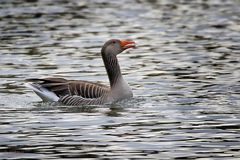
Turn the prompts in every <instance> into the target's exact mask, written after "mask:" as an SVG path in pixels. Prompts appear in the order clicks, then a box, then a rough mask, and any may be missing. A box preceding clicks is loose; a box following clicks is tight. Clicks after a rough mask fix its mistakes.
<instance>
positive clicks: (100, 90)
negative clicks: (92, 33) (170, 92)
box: [25, 39, 136, 106]
mask: <svg viewBox="0 0 240 160" xmlns="http://www.w3.org/2000/svg"><path fill="white" fill-rule="evenodd" d="M135 47H136V43H135V42H134V41H131V40H119V39H111V40H108V41H107V42H106V43H105V44H104V45H103V47H102V49H101V55H102V59H103V62H104V66H105V69H106V72H107V75H108V79H109V82H110V86H107V85H103V84H100V83H95V82H90V81H83V80H66V79H64V78H32V79H27V81H28V82H27V83H26V84H25V86H26V87H28V88H30V89H32V90H33V91H34V92H35V93H36V94H37V95H38V96H39V97H40V98H41V99H42V100H43V101H45V102H60V103H62V104H64V105H70V106H78V105H101V104H106V103H114V102H117V101H120V100H124V99H129V98H131V97H133V93H132V90H131V88H130V87H129V85H128V83H127V82H126V81H125V80H124V78H123V76H122V73H121V69H120V66H119V63H118V59H117V55H118V54H120V53H121V52H123V51H124V50H126V49H129V48H135Z"/></svg>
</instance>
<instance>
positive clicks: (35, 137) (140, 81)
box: [0, 0, 240, 160]
mask: <svg viewBox="0 0 240 160" xmlns="http://www.w3.org/2000/svg"><path fill="white" fill-rule="evenodd" d="M239 8H240V1H239V0H196V1H188V0H185V1H184V0H183V1H168V0H151V1H145V0H132V1H129V0H118V1H107V0H82V1H77V0H59V1H50V0H49V1H48V0H25V1H23V0H19V1H14V0H0V34H1V36H0V39H1V43H0V156H1V158H2V159H60V158H76V159H79V158H95V159H196V158H199V159H201V160H202V159H204V160H205V159H224V160H225V159H239V158H240V63H239V62H240V55H239V54H240V45H239V44H240V12H239ZM111 38H128V39H133V40H134V41H136V42H137V44H138V48H136V49H131V50H128V51H126V52H125V53H123V54H121V55H119V56H118V57H119V61H120V65H121V69H122V72H123V74H124V77H125V79H126V80H127V81H128V82H129V84H130V86H131V88H132V89H133V92H134V98H133V99H132V100H130V101H127V102H121V103H119V104H114V105H108V106H99V107H91V106H79V107H66V106H52V105H50V104H44V103H41V100H40V99H39V98H38V97H37V96H36V95H35V94H34V93H33V92H32V91H30V90H29V89H26V88H25V87H24V86H23V83H24V79H26V78H36V77H49V76H54V77H65V78H68V79H82V80H91V81H102V82H103V83H104V84H108V78H107V77H106V73H105V68H104V66H103V63H102V59H101V57H100V54H99V51H100V49H101V46H102V44H103V43H104V42H105V41H106V40H108V39H111Z"/></svg>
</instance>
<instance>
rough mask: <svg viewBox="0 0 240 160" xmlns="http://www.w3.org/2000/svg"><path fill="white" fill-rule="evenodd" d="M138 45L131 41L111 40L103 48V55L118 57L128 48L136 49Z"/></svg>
mask: <svg viewBox="0 0 240 160" xmlns="http://www.w3.org/2000/svg"><path fill="white" fill-rule="evenodd" d="M135 47H136V43H135V42H134V41H131V40H119V39H111V40H108V41H107V42H106V43H105V44H104V45H103V47H102V51H101V52H102V54H113V55H115V56H117V55H118V54H119V53H121V52H123V51H124V50H126V49H128V48H135Z"/></svg>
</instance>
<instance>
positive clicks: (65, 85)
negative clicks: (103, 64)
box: [27, 78, 110, 99]
mask: <svg viewBox="0 0 240 160" xmlns="http://www.w3.org/2000/svg"><path fill="white" fill-rule="evenodd" d="M27 81H31V82H33V83H37V84H38V85H40V86H41V87H43V88H46V89H47V90H49V91H52V92H54V93H55V94H56V95H57V96H59V97H64V96H74V97H76V96H80V97H82V98H91V99H92V98H99V97H101V96H102V95H103V94H105V93H107V92H109V90H110V88H109V87H108V86H106V85H103V84H99V83H94V82H89V81H82V80H66V79H63V78H44V79H28V80H27Z"/></svg>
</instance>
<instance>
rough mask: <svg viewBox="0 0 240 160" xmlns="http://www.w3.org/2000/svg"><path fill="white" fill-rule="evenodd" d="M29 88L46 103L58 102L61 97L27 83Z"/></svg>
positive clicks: (39, 86)
mask: <svg viewBox="0 0 240 160" xmlns="http://www.w3.org/2000/svg"><path fill="white" fill-rule="evenodd" d="M25 86H26V87H27V88H30V89H32V90H33V91H34V92H35V93H36V94H37V95H38V96H39V97H40V98H41V99H42V100H43V101H44V102H57V101H58V100H59V97H58V96H57V95H56V94H55V93H54V92H52V91H49V90H48V89H46V88H44V87H42V86H41V85H39V84H36V83H31V82H28V83H25Z"/></svg>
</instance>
